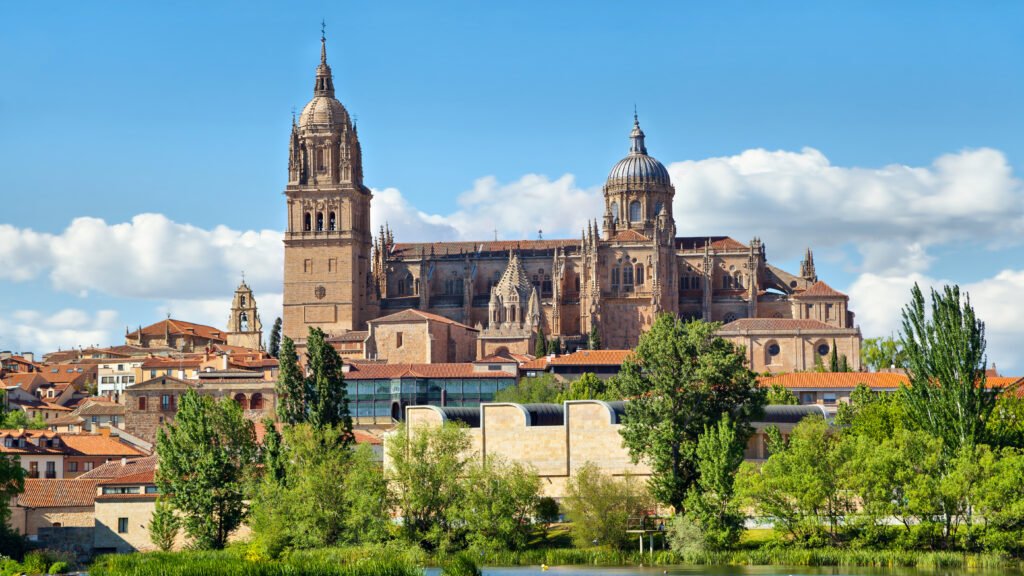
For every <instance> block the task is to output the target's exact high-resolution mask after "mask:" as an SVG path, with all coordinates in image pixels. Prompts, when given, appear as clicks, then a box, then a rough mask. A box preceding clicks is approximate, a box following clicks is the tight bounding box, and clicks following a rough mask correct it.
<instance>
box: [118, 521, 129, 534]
mask: <svg viewBox="0 0 1024 576" xmlns="http://www.w3.org/2000/svg"><path fill="white" fill-rule="evenodd" d="M117 533H118V534H127V533H128V519H127V518H118V519H117Z"/></svg>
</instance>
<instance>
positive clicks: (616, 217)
mask: <svg viewBox="0 0 1024 576" xmlns="http://www.w3.org/2000/svg"><path fill="white" fill-rule="evenodd" d="M618 221H619V203H618V202H612V222H618Z"/></svg>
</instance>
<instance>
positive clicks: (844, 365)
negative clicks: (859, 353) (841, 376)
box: [839, 354, 850, 372]
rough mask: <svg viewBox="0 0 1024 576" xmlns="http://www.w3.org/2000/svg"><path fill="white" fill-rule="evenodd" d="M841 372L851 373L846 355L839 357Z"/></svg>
mask: <svg viewBox="0 0 1024 576" xmlns="http://www.w3.org/2000/svg"><path fill="white" fill-rule="evenodd" d="M839 371H840V372H850V362H849V360H847V359H846V354H842V355H840V356H839Z"/></svg>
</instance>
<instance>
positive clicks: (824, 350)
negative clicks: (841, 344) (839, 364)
mask: <svg viewBox="0 0 1024 576" xmlns="http://www.w3.org/2000/svg"><path fill="white" fill-rule="evenodd" d="M828 353H829V347H828V344H825V343H824V342H822V343H821V344H818V355H819V356H827V355H828Z"/></svg>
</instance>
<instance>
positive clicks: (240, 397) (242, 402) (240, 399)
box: [235, 392, 249, 410]
mask: <svg viewBox="0 0 1024 576" xmlns="http://www.w3.org/2000/svg"><path fill="white" fill-rule="evenodd" d="M235 403H236V404H238V405H239V406H240V407H241V408H242V410H247V409H248V408H249V401H248V400H247V399H246V398H245V394H242V393H241V392H239V393H238V394H235Z"/></svg>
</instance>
